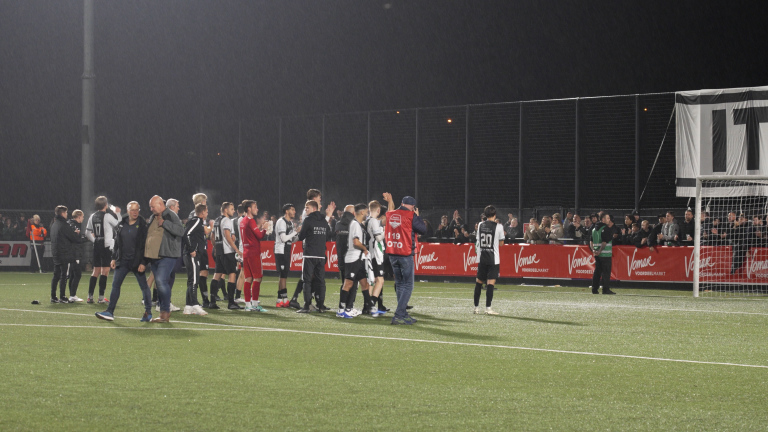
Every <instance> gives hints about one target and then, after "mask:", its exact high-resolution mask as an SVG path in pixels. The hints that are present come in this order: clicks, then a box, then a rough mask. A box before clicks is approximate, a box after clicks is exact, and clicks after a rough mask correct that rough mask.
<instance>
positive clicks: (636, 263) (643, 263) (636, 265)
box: [627, 249, 656, 276]
mask: <svg viewBox="0 0 768 432" xmlns="http://www.w3.org/2000/svg"><path fill="white" fill-rule="evenodd" d="M635 254H637V249H635V250H633V251H632V258H630V257H627V276H632V271H633V270H639V269H644V268H646V267H653V266H655V265H656V263H655V262H653V260H652V259H651V258H653V257H651V256H648V257H645V258H641V259H638V260H636V259H635ZM635 274H643V273H638V272H636V271H635ZM645 274H646V275H647V274H648V273H647V272H646V273H645Z"/></svg>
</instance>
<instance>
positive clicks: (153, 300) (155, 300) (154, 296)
mask: <svg viewBox="0 0 768 432" xmlns="http://www.w3.org/2000/svg"><path fill="white" fill-rule="evenodd" d="M152 302H153V303H157V288H152Z"/></svg>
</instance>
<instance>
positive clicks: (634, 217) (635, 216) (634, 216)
mask: <svg viewBox="0 0 768 432" xmlns="http://www.w3.org/2000/svg"><path fill="white" fill-rule="evenodd" d="M632 222H634V223H636V224H637V226H639V227H640V229H642V227H643V223H642V221H641V220H640V212H639V211H637V210H635V211H633V212H632Z"/></svg>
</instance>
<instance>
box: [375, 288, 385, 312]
mask: <svg viewBox="0 0 768 432" xmlns="http://www.w3.org/2000/svg"><path fill="white" fill-rule="evenodd" d="M376 299H377V301H378V302H379V310H384V287H381V292H380V293H379V296H378V297H376Z"/></svg>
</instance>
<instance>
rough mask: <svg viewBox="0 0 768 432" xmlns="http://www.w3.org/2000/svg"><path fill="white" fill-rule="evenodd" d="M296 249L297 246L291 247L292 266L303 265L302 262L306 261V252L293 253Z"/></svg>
mask: <svg viewBox="0 0 768 432" xmlns="http://www.w3.org/2000/svg"><path fill="white" fill-rule="evenodd" d="M295 247H296V245H291V265H294V264H296V263H299V265H301V263H302V261H304V252H299V253H293V250H294V248H295Z"/></svg>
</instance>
